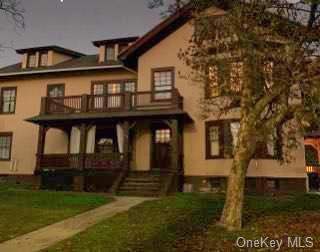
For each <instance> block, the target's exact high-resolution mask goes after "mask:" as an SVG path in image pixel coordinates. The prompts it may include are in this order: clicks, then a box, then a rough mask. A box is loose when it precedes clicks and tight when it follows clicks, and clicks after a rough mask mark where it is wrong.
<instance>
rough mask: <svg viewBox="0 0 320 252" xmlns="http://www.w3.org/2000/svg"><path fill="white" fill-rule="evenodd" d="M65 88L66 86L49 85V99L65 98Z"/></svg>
mask: <svg viewBox="0 0 320 252" xmlns="http://www.w3.org/2000/svg"><path fill="white" fill-rule="evenodd" d="M64 90H65V86H64V84H53V85H48V87H47V93H48V96H49V97H63V96H64Z"/></svg>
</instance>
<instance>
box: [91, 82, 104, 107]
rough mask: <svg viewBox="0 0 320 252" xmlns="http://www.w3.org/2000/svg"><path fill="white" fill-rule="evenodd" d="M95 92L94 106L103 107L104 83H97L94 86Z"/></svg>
mask: <svg viewBox="0 0 320 252" xmlns="http://www.w3.org/2000/svg"><path fill="white" fill-rule="evenodd" d="M93 94H94V95H95V97H94V107H95V108H103V104H104V97H103V96H102V95H103V94H104V85H103V84H96V85H94V86H93Z"/></svg>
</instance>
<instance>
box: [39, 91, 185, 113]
mask: <svg viewBox="0 0 320 252" xmlns="http://www.w3.org/2000/svg"><path fill="white" fill-rule="evenodd" d="M172 109H183V98H182V97H181V95H180V94H179V92H178V90H177V89H173V90H172V91H161V92H135V93H122V94H106V95H81V96H64V97H44V98H42V100H41V115H57V114H77V113H99V112H101V113H106V112H130V111H152V110H155V111H158V110H172Z"/></svg>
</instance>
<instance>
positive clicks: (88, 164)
mask: <svg viewBox="0 0 320 252" xmlns="http://www.w3.org/2000/svg"><path fill="white" fill-rule="evenodd" d="M37 159H38V164H39V165H38V166H39V167H38V169H40V170H45V169H55V170H64V169H65V170H67V169H72V170H80V169H82V168H83V169H95V170H121V169H124V168H125V167H124V161H123V157H122V155H121V154H120V153H113V154H109V155H107V154H100V153H99V154H98V153H94V154H84V155H81V154H44V155H38V157H37Z"/></svg>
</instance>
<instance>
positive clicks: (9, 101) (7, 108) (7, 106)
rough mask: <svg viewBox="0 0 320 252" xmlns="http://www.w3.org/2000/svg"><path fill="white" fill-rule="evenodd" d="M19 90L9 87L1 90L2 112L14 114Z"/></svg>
mask: <svg viewBox="0 0 320 252" xmlns="http://www.w3.org/2000/svg"><path fill="white" fill-rule="evenodd" d="M16 96H17V88H15V87H8V88H2V89H1V112H2V113H3V114H14V113H15V110H16Z"/></svg>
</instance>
